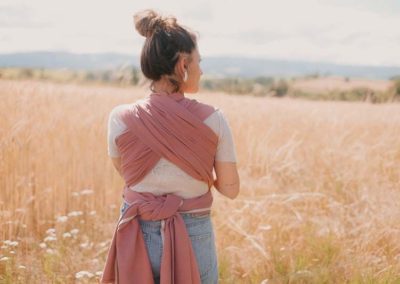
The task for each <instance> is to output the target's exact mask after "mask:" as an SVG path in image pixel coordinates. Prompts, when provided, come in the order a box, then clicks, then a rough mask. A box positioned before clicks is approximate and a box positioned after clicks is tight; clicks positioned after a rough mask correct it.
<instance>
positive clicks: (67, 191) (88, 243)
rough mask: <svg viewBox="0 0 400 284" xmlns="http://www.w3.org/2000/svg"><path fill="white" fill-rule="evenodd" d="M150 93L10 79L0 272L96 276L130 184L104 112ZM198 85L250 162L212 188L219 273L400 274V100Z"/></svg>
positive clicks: (1, 86)
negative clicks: (226, 189)
mask: <svg viewBox="0 0 400 284" xmlns="http://www.w3.org/2000/svg"><path fill="white" fill-rule="evenodd" d="M147 94H148V93H147V91H146V90H141V89H135V88H111V87H101V88H100V87H95V86H92V87H89V86H86V87H83V86H75V85H58V84H51V83H40V82H30V81H21V82H15V81H5V80H3V81H0V99H1V104H0V137H1V141H0V143H1V144H0V145H1V146H0V161H1V163H0V193H1V197H0V223H1V225H0V226H1V227H0V236H1V240H2V243H1V245H2V246H1V248H0V283H77V282H91V283H96V282H97V279H98V278H99V275H98V274H99V272H101V270H102V268H103V265H104V260H105V256H106V250H107V248H108V242H109V241H110V240H111V235H112V231H113V229H114V225H115V222H116V220H117V218H118V214H119V206H120V202H121V199H120V198H121V195H120V193H121V189H122V186H123V182H122V179H121V178H120V177H119V175H118V174H117V173H116V171H115V170H114V169H113V167H112V164H111V162H110V160H109V158H108V157H107V150H106V120H107V115H108V112H109V111H110V110H111V108H112V107H113V106H114V105H117V104H120V103H127V102H132V101H134V100H136V99H137V98H140V97H143V96H145V95H147ZM189 96H190V97H191V96H192V95H189ZM194 96H197V97H198V99H199V100H201V101H204V102H207V103H211V104H213V105H216V106H218V107H220V108H221V109H223V111H224V113H225V114H226V115H227V117H228V119H229V121H230V125H231V127H232V129H233V131H234V136H235V141H236V147H237V154H238V162H239V163H238V165H239V170H240V175H241V184H242V186H241V193H240V195H239V197H238V198H237V199H236V200H234V201H231V200H228V199H226V198H224V197H222V196H221V195H219V194H218V193H217V192H216V191H214V198H215V199H214V205H213V206H214V211H213V223H214V228H215V230H216V237H217V247H218V256H219V269H220V279H221V282H220V283H267V282H268V283H396V282H397V283H398V282H400V242H399V240H400V206H399V203H400V202H399V200H400V190H399V184H400V170H399V169H400V105H398V104H382V105H371V104H364V103H346V102H334V103H331V102H315V101H313V102H312V101H303V100H294V99H268V98H250V97H245V96H226V95H224V94H218V93H200V94H197V95H194ZM96 273H97V274H96Z"/></svg>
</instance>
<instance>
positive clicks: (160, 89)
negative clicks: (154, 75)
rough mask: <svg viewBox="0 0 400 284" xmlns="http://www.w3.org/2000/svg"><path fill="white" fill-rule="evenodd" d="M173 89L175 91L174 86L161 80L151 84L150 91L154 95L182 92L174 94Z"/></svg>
mask: <svg viewBox="0 0 400 284" xmlns="http://www.w3.org/2000/svg"><path fill="white" fill-rule="evenodd" d="M174 89H175V86H173V85H172V84H171V83H169V82H166V81H165V80H162V79H161V80H159V81H155V82H153V88H152V90H153V91H154V92H155V93H167V94H172V93H181V94H183V92H182V91H181V90H178V91H176V92H174Z"/></svg>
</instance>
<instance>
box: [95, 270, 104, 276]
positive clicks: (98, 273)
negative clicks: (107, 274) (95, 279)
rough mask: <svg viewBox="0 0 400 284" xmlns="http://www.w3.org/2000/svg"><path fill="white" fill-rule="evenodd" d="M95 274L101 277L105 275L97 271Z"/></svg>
mask: <svg viewBox="0 0 400 284" xmlns="http://www.w3.org/2000/svg"><path fill="white" fill-rule="evenodd" d="M95 274H96V276H101V275H103V271H97V272H96V273H95Z"/></svg>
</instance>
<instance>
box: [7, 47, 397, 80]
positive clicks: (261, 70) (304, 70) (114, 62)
mask: <svg viewBox="0 0 400 284" xmlns="http://www.w3.org/2000/svg"><path fill="white" fill-rule="evenodd" d="M127 65H128V66H129V65H130V66H136V67H137V68H139V65H140V64H139V57H138V56H137V55H127V54H119V53H98V54H76V53H69V52H50V51H41V52H26V53H9V54H0V67H30V68H50V69H60V68H67V69H72V70H78V69H84V70H99V69H113V68H117V67H121V66H127ZM201 66H202V69H203V72H204V73H205V75H207V76H218V77H227V76H229V77H231V76H239V77H245V78H249V77H257V76H271V77H298V76H305V75H311V74H320V75H323V76H324V75H336V76H344V77H351V78H369V79H390V78H391V77H394V76H398V75H400V67H395V66H393V67H376V66H352V65H339V64H332V63H324V62H307V61H284V60H270V59H257V58H240V57H211V56H210V57H205V58H204V59H203V61H202V63H201Z"/></svg>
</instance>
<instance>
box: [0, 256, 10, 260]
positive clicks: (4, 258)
mask: <svg viewBox="0 0 400 284" xmlns="http://www.w3.org/2000/svg"><path fill="white" fill-rule="evenodd" d="M9 259H10V258H9V257H7V256H4V257H2V258H0V261H7V260H9Z"/></svg>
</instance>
